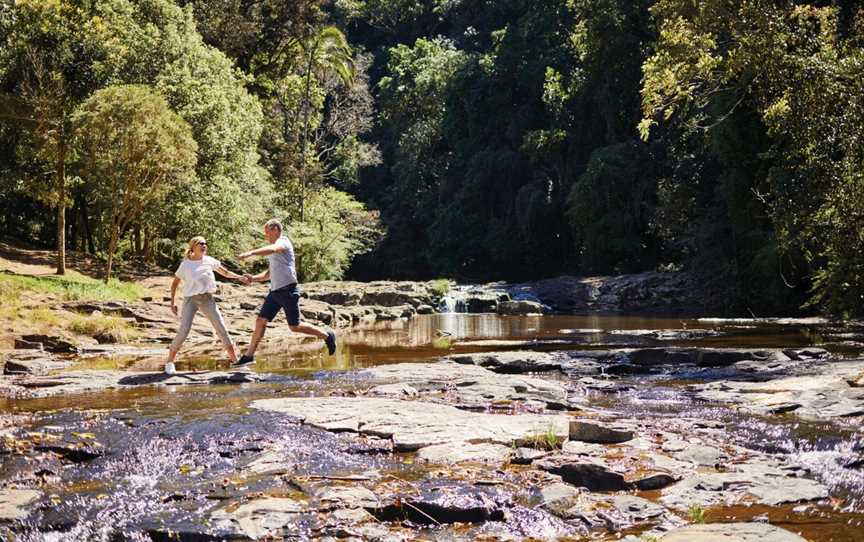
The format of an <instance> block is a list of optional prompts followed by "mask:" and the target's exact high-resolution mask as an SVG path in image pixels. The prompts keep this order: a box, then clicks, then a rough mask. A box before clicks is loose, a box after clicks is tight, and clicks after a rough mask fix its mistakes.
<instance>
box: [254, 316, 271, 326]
mask: <svg viewBox="0 0 864 542" xmlns="http://www.w3.org/2000/svg"><path fill="white" fill-rule="evenodd" d="M268 323H269V321H268V320H267V319H266V318H264V317H263V316H259V317H258V318H256V319H255V326H256V327H259V328H265V327H267V324H268Z"/></svg>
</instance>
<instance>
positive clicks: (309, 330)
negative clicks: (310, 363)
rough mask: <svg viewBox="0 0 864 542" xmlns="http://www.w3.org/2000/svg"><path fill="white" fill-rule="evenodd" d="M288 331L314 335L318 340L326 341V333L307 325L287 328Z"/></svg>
mask: <svg viewBox="0 0 864 542" xmlns="http://www.w3.org/2000/svg"><path fill="white" fill-rule="evenodd" d="M288 329H290V330H291V331H293V332H294V333H303V334H305V335H314V336H315V337H318V338H319V339H326V338H327V332H326V331H321V330H320V329H318V328H317V327H315V326H313V325H309V324H297V325H296V326H288Z"/></svg>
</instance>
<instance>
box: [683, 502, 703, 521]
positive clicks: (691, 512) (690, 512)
mask: <svg viewBox="0 0 864 542" xmlns="http://www.w3.org/2000/svg"><path fill="white" fill-rule="evenodd" d="M687 517H688V518H690V522H691V523H705V509H704V508H702V507H701V506H699V505H698V504H691V505H690V508H688V509H687Z"/></svg>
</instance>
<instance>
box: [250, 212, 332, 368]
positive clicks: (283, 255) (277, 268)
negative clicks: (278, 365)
mask: <svg viewBox="0 0 864 542" xmlns="http://www.w3.org/2000/svg"><path fill="white" fill-rule="evenodd" d="M264 237H266V238H267V242H268V243H269V244H268V245H264V246H263V247H261V248H256V249H255V250H250V251H249V252H244V253H243V254H239V255H238V256H237V257H238V258H239V259H240V260H245V259H246V258H251V257H252V256H267V259H268V260H269V261H270V268H269V269H268V270H267V271H264V272H262V273H258V274H257V275H250V274H249V273H246V274H245V275H244V277H246V278H247V279H249V280H250V281H252V282H264V281H266V280H269V281H270V293H269V294H267V299H265V300H264V305H263V306H262V307H261V311H260V312H259V313H258V318H257V319H256V320H255V332H254V333H253V334H252V340H251V341H250V342H249V346H248V347H247V348H246V353H245V354H243V355H242V356H240V359H239V360H237V363H236V364H234V366H235V367H239V366H241V365H250V364H252V363H255V350H256V349H257V348H258V343H259V342H261V337H263V336H264V331H265V330H266V329H267V323H268V322H270V321H272V320H273V318H275V317H276V315H277V314H279V310H280V309H284V310H285V316H286V317H287V318H288V327H289V328H290V329H291V331H294V332H297V333H305V334H306V335H314V336H315V337H318V338H319V339H323V340H324V344H326V345H327V352H328V353H329V354H330V355H331V356H332V355H333V354H335V353H336V334H335V333H333V332H332V331H326V332H325V331H322V330H321V329H319V328H317V327H315V326H313V325H310V324H301V323H300V289H299V288H298V287H297V268H296V266H295V264H294V245H292V244H291V241H290V240H289V239H288V238H287V237H285V236H284V235H283V233H282V223H281V222H279V221H278V220H276V219H275V218H274V219H272V220H269V221H267V223H266V224H264Z"/></svg>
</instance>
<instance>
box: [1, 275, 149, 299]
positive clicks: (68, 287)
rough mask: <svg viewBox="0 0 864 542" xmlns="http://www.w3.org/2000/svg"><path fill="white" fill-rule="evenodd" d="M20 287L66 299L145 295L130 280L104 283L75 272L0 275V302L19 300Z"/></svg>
mask: <svg viewBox="0 0 864 542" xmlns="http://www.w3.org/2000/svg"><path fill="white" fill-rule="evenodd" d="M21 290H30V291H32V292H36V293H44V294H55V295H58V296H60V297H61V298H62V299H63V300H65V301H80V300H87V301H91V300H92V301H118V300H122V301H137V300H139V299H140V298H141V297H142V295H143V294H144V290H143V289H142V288H141V287H140V286H138V285H137V284H135V283H132V282H122V281H119V280H117V279H111V280H109V281H108V283H107V284H106V283H105V282H104V281H101V280H98V279H94V278H90V277H87V276H85V275H82V274H80V273H76V272H74V271H69V272H67V274H66V275H62V276H61V275H42V276H31V275H11V274H0V304H2V305H4V306H5V305H6V304H7V303H9V304H13V303H17V302H19V301H20V299H21V294H20V292H21Z"/></svg>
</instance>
